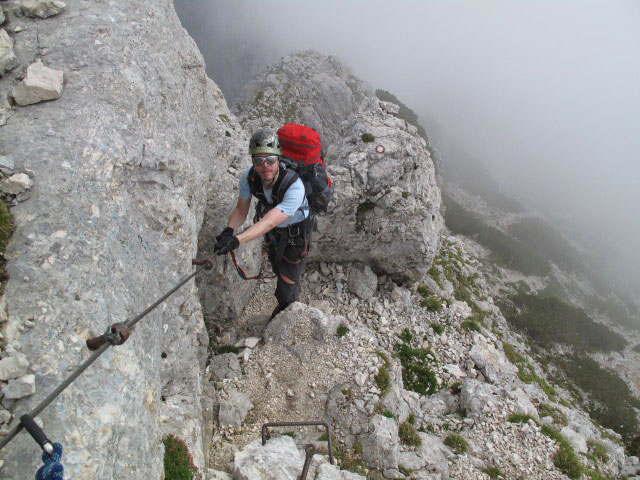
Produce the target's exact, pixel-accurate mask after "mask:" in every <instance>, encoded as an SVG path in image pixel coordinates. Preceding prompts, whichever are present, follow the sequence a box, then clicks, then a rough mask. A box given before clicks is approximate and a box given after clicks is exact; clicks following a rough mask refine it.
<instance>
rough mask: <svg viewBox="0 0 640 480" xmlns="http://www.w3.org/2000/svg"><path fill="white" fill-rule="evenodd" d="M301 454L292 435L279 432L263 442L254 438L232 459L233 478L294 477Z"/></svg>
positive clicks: (294, 479)
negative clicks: (278, 435)
mask: <svg viewBox="0 0 640 480" xmlns="http://www.w3.org/2000/svg"><path fill="white" fill-rule="evenodd" d="M303 463H304V456H303V455H302V453H301V452H299V451H298V449H297V448H296V444H295V443H294V442H293V439H292V438H291V437H288V436H281V437H276V438H271V439H269V440H268V441H267V442H266V444H265V445H262V441H261V440H254V441H253V442H251V443H249V444H248V445H247V446H246V447H245V448H244V449H243V450H241V451H240V452H238V453H236V455H235V459H234V468H233V478H234V480H298V477H299V476H300V471H301V470H302V465H303Z"/></svg>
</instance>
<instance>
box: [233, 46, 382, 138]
mask: <svg viewBox="0 0 640 480" xmlns="http://www.w3.org/2000/svg"><path fill="white" fill-rule="evenodd" d="M374 95H375V92H374V90H373V88H371V86H370V85H368V84H366V83H365V82H363V81H362V80H360V79H359V78H357V77H356V76H354V75H353V74H352V73H351V70H350V69H349V68H348V67H347V66H346V65H345V64H344V63H342V62H341V61H340V60H338V59H337V58H336V57H333V56H326V55H322V54H320V53H318V52H316V51H313V50H308V51H304V52H297V53H293V54H291V55H288V56H286V57H284V58H282V59H281V60H279V61H278V62H276V63H275V64H274V65H272V66H269V67H266V68H265V69H263V70H262V71H261V72H260V73H259V74H258V75H257V77H256V79H255V80H253V81H252V82H249V83H248V84H247V85H246V86H245V87H244V89H243V92H242V95H241V97H240V99H239V100H238V102H236V105H235V107H234V108H235V110H236V112H237V114H238V117H239V118H240V121H241V123H242V124H243V125H244V126H245V127H246V128H247V130H249V131H252V130H255V129H256V128H260V127H263V126H271V127H274V128H277V127H279V126H281V125H284V124H285V123H289V122H297V123H302V124H305V125H309V126H310V127H313V128H315V129H316V130H317V131H318V133H319V134H320V138H321V140H322V142H323V145H324V147H325V149H326V148H327V147H328V146H329V145H331V144H333V143H334V142H336V141H338V139H339V137H340V123H341V122H342V121H343V120H344V119H346V118H349V117H350V116H351V115H352V114H353V112H354V111H356V110H357V108H358V105H360V103H361V102H362V100H364V99H365V98H371V97H373V96H374Z"/></svg>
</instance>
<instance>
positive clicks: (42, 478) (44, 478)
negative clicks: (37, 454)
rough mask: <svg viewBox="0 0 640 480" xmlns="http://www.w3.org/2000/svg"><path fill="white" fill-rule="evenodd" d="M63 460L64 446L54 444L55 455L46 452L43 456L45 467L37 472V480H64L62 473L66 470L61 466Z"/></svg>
mask: <svg viewBox="0 0 640 480" xmlns="http://www.w3.org/2000/svg"><path fill="white" fill-rule="evenodd" d="M61 458H62V445H60V444H59V443H54V444H53V455H49V454H48V453H46V452H44V453H43V454H42V461H43V462H44V465H43V466H41V467H40V468H39V469H38V471H37V472H36V480H63V478H62V472H63V471H64V468H63V467H62V465H61V464H60V459H61Z"/></svg>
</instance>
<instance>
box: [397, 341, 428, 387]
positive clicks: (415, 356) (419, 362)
mask: <svg viewBox="0 0 640 480" xmlns="http://www.w3.org/2000/svg"><path fill="white" fill-rule="evenodd" d="M394 354H395V356H396V357H398V359H399V360H400V363H401V364H402V383H403V384H404V388H405V389H407V390H411V391H413V392H416V393H419V394H420V395H433V394H434V393H436V392H437V391H438V381H437V379H436V374H435V372H434V371H433V370H431V368H430V367H429V364H430V363H431V362H432V361H433V360H430V359H429V358H428V356H429V355H431V356H432V357H433V356H434V355H433V352H432V351H431V350H429V349H426V348H412V347H411V346H410V345H409V344H408V343H397V344H396V345H395V346H394Z"/></svg>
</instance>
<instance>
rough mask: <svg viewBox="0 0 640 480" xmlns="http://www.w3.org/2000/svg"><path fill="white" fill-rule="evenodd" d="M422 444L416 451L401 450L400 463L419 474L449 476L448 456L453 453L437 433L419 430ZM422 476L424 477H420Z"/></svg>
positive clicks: (441, 477)
mask: <svg viewBox="0 0 640 480" xmlns="http://www.w3.org/2000/svg"><path fill="white" fill-rule="evenodd" d="M418 435H420V440H421V441H422V443H421V445H420V446H419V447H417V448H416V449H415V451H407V452H400V454H399V455H398V465H399V466H401V467H403V468H404V469H405V470H409V471H412V472H414V473H416V474H418V475H422V474H433V473H435V474H436V477H435V478H439V479H441V480H447V479H448V478H449V464H448V462H447V457H449V456H451V455H452V453H451V451H450V450H449V448H448V447H446V446H445V445H444V443H442V440H440V439H439V438H438V437H436V436H435V435H430V434H427V433H422V432H419V433H418ZM420 478H422V477H420Z"/></svg>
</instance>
